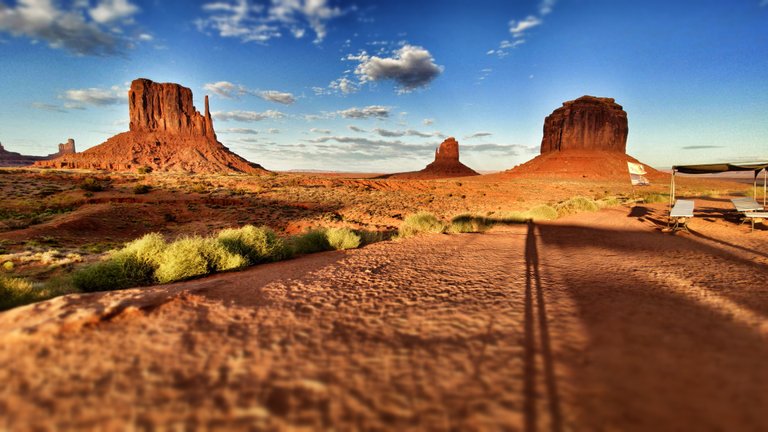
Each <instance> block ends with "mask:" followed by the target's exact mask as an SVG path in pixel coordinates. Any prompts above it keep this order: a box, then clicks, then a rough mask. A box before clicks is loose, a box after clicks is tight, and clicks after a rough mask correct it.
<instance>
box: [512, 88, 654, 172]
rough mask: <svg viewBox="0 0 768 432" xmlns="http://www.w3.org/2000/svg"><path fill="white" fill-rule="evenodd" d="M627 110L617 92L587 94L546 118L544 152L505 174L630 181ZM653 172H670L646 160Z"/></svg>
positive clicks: (543, 138) (649, 170) (542, 144)
mask: <svg viewBox="0 0 768 432" xmlns="http://www.w3.org/2000/svg"><path fill="white" fill-rule="evenodd" d="M628 133H629V127H628V123H627V113H626V112H625V111H624V109H623V108H622V107H621V105H619V104H617V103H616V102H615V101H614V100H613V99H611V98H601V97H594V96H582V97H580V98H578V99H576V100H572V101H568V102H564V103H563V106H561V107H560V108H558V109H556V110H555V111H553V112H552V114H550V115H549V116H547V118H546V119H544V136H543V137H542V139H541V155H539V156H537V157H535V158H534V159H532V160H530V161H528V162H526V163H524V164H522V165H519V166H516V167H515V168H512V169H511V170H509V171H506V172H505V173H504V175H507V176H513V177H542V176H545V177H557V178H588V179H616V180H626V181H627V182H628V181H629V173H628V172H627V162H635V163H640V162H638V161H637V160H636V159H635V158H633V157H631V156H629V155H627V154H626V149H627V135H628ZM646 170H647V171H648V176H647V177H649V178H651V179H653V178H660V177H663V176H664V174H662V173H660V172H659V171H656V170H655V169H653V168H651V167H649V166H647V165H646Z"/></svg>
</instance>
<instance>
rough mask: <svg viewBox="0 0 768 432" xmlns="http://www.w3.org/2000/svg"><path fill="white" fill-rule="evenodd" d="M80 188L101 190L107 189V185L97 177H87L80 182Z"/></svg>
mask: <svg viewBox="0 0 768 432" xmlns="http://www.w3.org/2000/svg"><path fill="white" fill-rule="evenodd" d="M80 189H82V190H84V191H88V192H101V191H103V190H104V189H106V185H105V184H104V182H103V181H101V180H99V179H97V178H95V177H86V178H85V179H83V181H82V182H80Z"/></svg>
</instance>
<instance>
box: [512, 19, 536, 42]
mask: <svg viewBox="0 0 768 432" xmlns="http://www.w3.org/2000/svg"><path fill="white" fill-rule="evenodd" d="M543 22H544V21H542V20H541V19H540V18H538V17H535V16H533V15H528V16H527V17H526V18H525V19H523V20H512V21H510V22H509V32H510V33H512V36H513V37H516V38H521V37H523V36H524V35H525V32H526V31H527V30H528V29H532V28H534V27H536V26H539V25H541V23H543Z"/></svg>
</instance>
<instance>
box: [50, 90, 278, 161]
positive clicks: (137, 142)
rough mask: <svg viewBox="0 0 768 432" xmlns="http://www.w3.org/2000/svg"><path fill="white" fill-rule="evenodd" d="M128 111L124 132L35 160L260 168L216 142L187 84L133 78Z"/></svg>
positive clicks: (207, 113)
mask: <svg viewBox="0 0 768 432" xmlns="http://www.w3.org/2000/svg"><path fill="white" fill-rule="evenodd" d="M128 114H129V118H130V124H129V129H130V130H129V131H128V132H123V133H121V134H117V135H115V136H113V137H111V138H109V139H108V140H107V141H106V142H104V143H102V144H99V145H98V146H96V147H93V148H90V149H88V150H86V151H84V152H82V153H76V154H66V155H63V156H61V157H58V158H56V159H53V160H50V161H44V162H37V163H36V164H35V165H37V166H43V167H51V168H77V169H103V170H112V171H135V170H138V169H139V168H140V167H149V168H152V169H153V170H156V171H182V172H192V173H227V172H260V171H261V172H264V171H266V170H264V169H263V168H262V167H261V166H259V165H257V164H255V163H252V162H249V161H247V160H245V159H243V158H242V157H240V156H238V155H236V154H235V153H233V152H231V151H230V150H229V149H228V148H226V147H224V145H222V144H221V143H220V142H218V140H217V139H216V133H215V132H214V130H213V119H212V118H211V113H210V111H209V107H208V96H206V97H205V113H204V114H200V112H198V111H197V110H196V109H195V106H194V105H193V103H192V90H190V89H188V88H187V87H183V86H181V85H179V84H173V83H155V82H152V81H150V80H148V79H144V78H140V79H137V80H134V81H133V82H132V83H131V88H130V90H129V91H128ZM61 150H62V149H61V147H60V151H61ZM72 150H73V151H74V143H73V145H72Z"/></svg>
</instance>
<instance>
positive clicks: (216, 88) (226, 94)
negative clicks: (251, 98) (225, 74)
mask: <svg viewBox="0 0 768 432" xmlns="http://www.w3.org/2000/svg"><path fill="white" fill-rule="evenodd" d="M203 89H205V90H208V91H209V92H211V93H213V94H215V95H218V96H221V97H223V98H226V99H236V98H239V97H240V96H242V95H244V94H246V93H248V89H246V88H245V87H243V86H241V85H237V84H233V83H231V82H229V81H218V82H214V83H207V84H204V85H203Z"/></svg>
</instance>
